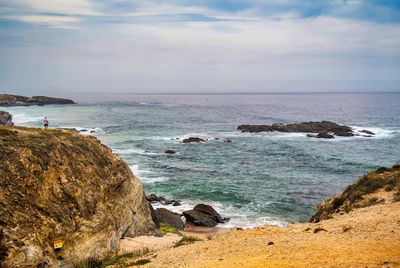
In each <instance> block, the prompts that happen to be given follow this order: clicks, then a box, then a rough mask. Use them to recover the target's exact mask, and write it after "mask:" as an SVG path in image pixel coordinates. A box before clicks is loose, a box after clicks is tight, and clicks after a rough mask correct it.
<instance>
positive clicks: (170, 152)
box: [164, 150, 176, 154]
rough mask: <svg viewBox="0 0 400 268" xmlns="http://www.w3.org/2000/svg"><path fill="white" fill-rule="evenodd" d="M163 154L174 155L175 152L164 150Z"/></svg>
mask: <svg viewBox="0 0 400 268" xmlns="http://www.w3.org/2000/svg"><path fill="white" fill-rule="evenodd" d="M164 153H165V154H176V152H175V151H174V150H165V151H164Z"/></svg>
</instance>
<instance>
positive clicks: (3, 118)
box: [0, 111, 14, 126]
mask: <svg viewBox="0 0 400 268" xmlns="http://www.w3.org/2000/svg"><path fill="white" fill-rule="evenodd" d="M12 125H14V123H13V121H12V115H11V114H10V113H8V112H5V111H0V126H12Z"/></svg>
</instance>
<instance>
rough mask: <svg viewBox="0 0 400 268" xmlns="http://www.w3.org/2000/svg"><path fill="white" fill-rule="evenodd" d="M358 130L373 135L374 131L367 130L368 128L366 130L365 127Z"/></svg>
mask: <svg viewBox="0 0 400 268" xmlns="http://www.w3.org/2000/svg"><path fill="white" fill-rule="evenodd" d="M359 132H361V133H365V134H368V135H375V133H374V132H372V131H369V130H366V129H363V130H360V131H359Z"/></svg>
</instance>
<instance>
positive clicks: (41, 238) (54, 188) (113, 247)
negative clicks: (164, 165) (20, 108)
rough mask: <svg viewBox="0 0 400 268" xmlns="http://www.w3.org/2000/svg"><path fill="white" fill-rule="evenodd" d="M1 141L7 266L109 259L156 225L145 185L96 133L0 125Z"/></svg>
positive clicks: (0, 197)
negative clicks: (129, 238) (125, 242)
mask: <svg viewBox="0 0 400 268" xmlns="http://www.w3.org/2000/svg"><path fill="white" fill-rule="evenodd" d="M0 144H1V146H0V159H1V161H0V223H1V224H0V234H1V235H0V236H1V241H0V249H2V252H0V256H1V259H0V264H1V265H0V266H3V267H38V264H40V263H42V262H44V261H47V262H48V263H49V264H50V266H51V267H58V266H59V263H58V260H57V258H60V259H61V258H64V260H65V261H66V262H68V261H78V260H81V259H86V258H103V257H105V256H107V255H108V254H112V253H116V252H117V251H118V249H119V239H120V238H121V237H123V236H136V235H140V234H146V233H148V232H152V230H153V229H154V222H153V221H152V219H151V215H150V209H149V205H148V202H147V201H146V199H145V196H144V192H143V187H142V184H141V182H140V181H139V179H138V178H137V177H135V176H134V175H133V174H132V172H131V170H130V169H129V167H128V165H127V164H126V163H125V162H123V161H122V160H121V159H120V158H119V157H118V156H117V155H114V154H113V153H112V151H111V149H109V148H108V147H106V146H105V145H103V144H101V143H100V141H99V140H97V139H96V138H95V137H92V136H82V135H80V134H78V133H76V132H72V131H66V130H51V129H47V130H41V129H31V128H23V127H7V128H5V127H0ZM55 242H62V244H63V246H62V249H61V250H59V251H57V252H56V251H55V250H54V243H55ZM4 252H5V253H4ZM3 253H4V254H3Z"/></svg>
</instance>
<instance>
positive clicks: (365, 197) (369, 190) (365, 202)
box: [310, 165, 400, 222]
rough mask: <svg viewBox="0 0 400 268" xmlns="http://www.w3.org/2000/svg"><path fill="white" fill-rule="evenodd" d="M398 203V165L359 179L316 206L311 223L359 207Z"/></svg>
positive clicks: (399, 169)
mask: <svg viewBox="0 0 400 268" xmlns="http://www.w3.org/2000/svg"><path fill="white" fill-rule="evenodd" d="M399 201H400V165H395V166H393V167H392V168H385V167H382V168H379V169H377V170H376V171H371V172H369V173H367V174H365V175H364V176H362V177H360V178H359V179H358V180H357V181H356V182H355V183H354V184H352V185H350V186H348V187H347V188H346V190H344V192H343V193H340V194H338V195H335V196H333V197H331V198H329V199H327V200H325V201H323V202H321V203H320V204H319V205H318V208H317V213H316V214H315V215H314V216H313V217H312V218H311V220H310V221H311V222H319V221H321V220H326V219H330V218H332V216H333V215H334V214H338V213H348V212H350V211H351V210H354V209H356V208H360V207H367V206H371V205H375V204H379V203H392V202H399Z"/></svg>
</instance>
